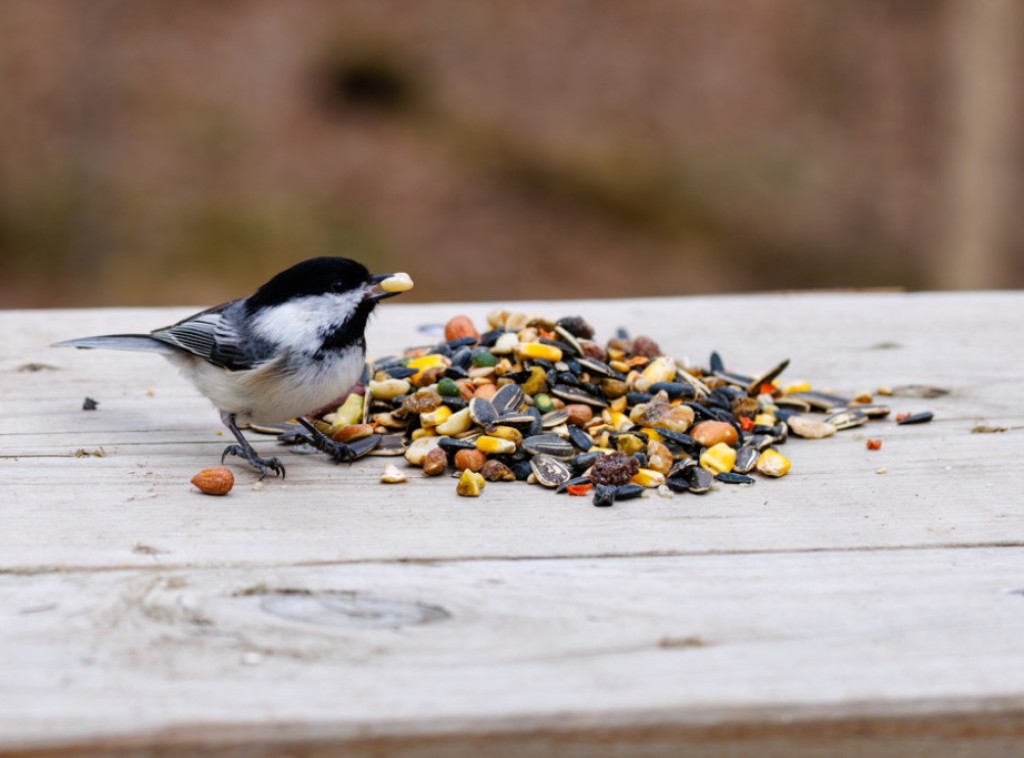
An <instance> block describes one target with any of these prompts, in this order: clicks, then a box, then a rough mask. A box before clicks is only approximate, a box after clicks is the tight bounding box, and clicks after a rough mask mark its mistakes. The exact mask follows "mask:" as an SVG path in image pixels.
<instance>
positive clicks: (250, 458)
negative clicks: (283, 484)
mask: <svg viewBox="0 0 1024 758" xmlns="http://www.w3.org/2000/svg"><path fill="white" fill-rule="evenodd" d="M229 455H237V456H238V457H239V458H245V460H246V461H247V462H248V463H249V465H250V466H252V467H253V468H254V469H256V470H257V471H259V472H260V479H263V478H264V477H265V476H266V475H267V472H268V471H273V472H274V476H279V477H281V478H282V479H284V464H283V463H281V461H280V460H279V459H278V458H260V457H259V456H258V455H257V454H256V451H255V450H254V449H253V448H252V447H251V446H245V447H243V446H242V445H228V446H227V447H226V448H224V452H223V453H221V456H220V462H221V463H223V462H224V459H225V458H227V457H228V456H229Z"/></svg>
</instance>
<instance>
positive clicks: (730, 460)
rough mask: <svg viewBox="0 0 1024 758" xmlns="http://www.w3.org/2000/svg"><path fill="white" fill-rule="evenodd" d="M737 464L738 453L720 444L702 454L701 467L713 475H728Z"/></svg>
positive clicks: (722, 443)
mask: <svg viewBox="0 0 1024 758" xmlns="http://www.w3.org/2000/svg"><path fill="white" fill-rule="evenodd" d="M735 464H736V451H735V450H734V449H733V448H731V447H729V446H728V445H726V444H725V443H724V442H719V443H718V444H716V445H712V446H711V447H709V448H708V449H707V450H705V451H704V452H703V453H701V454H700V465H701V467H702V468H705V469H707V470H708V471H710V472H711V473H712V474H728V473H729V472H730V471H732V467H733V466H734V465H735Z"/></svg>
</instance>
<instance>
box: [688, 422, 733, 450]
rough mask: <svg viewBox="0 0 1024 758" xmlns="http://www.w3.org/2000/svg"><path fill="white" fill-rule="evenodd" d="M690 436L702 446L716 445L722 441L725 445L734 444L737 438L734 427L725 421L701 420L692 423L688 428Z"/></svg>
mask: <svg viewBox="0 0 1024 758" xmlns="http://www.w3.org/2000/svg"><path fill="white" fill-rule="evenodd" d="M690 436H691V437H693V439H694V440H695V441H696V442H698V443H699V444H701V445H702V446H704V447H711V446H712V445H717V444H718V443H719V442H724V443H725V444H726V445H730V446H731V445H735V444H736V442H737V440H739V434H737V432H736V427H734V426H733V425H732V424H728V423H726V422H725V421H701V422H700V423H699V424H694V426H693V429H691V430H690Z"/></svg>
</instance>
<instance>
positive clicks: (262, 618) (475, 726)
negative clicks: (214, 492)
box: [0, 293, 1024, 756]
mask: <svg viewBox="0 0 1024 758" xmlns="http://www.w3.org/2000/svg"><path fill="white" fill-rule="evenodd" d="M490 307H491V306H490V305H487V304H471V303H464V304H454V305H453V304H438V305H429V306H401V305H398V304H396V305H391V304H388V305H387V306H385V307H384V308H382V309H380V315H379V316H378V318H377V319H376V320H375V321H374V322H373V324H372V327H371V333H370V335H369V339H370V345H371V348H370V352H371V354H374V355H382V354H385V353H389V352H396V351H398V350H400V349H401V348H403V347H405V346H407V345H410V344H417V343H422V344H426V343H429V342H432V341H434V337H433V336H431V334H430V333H428V332H423V331H420V330H419V327H420V326H422V325H430V324H439V323H442V322H443V321H444V320H445V319H446V318H447V317H449V316H451V315H453V314H455V313H467V314H468V315H470V316H472V317H473V318H474V319H475V320H476V321H478V322H482V321H483V316H484V314H485V313H486V312H487V310H488V309H489V308H490ZM509 307H513V308H517V309H518V308H521V309H525V310H529V311H532V312H537V313H541V314H544V315H550V316H555V317H557V316H561V315H566V314H570V313H579V314H581V315H584V316H585V317H586V318H587V319H588V320H590V321H591V322H592V323H593V324H594V325H595V327H597V329H598V332H599V335H605V336H607V335H608V334H609V333H610V332H611V331H612V330H613V329H615V328H617V327H619V326H623V327H625V328H627V329H629V330H630V331H631V332H632V333H634V334H638V333H641V332H647V333H649V334H650V335H651V336H653V337H655V338H656V339H657V340H658V341H659V342H660V343H661V345H662V347H663V348H664V349H665V350H666V351H668V352H671V353H672V354H674V355H677V356H679V357H682V356H686V355H689V356H690V357H691V359H692V360H694V361H695V362H697V363H704V362H706V360H707V354H708V353H709V352H710V350H712V349H717V350H719V351H720V352H721V353H722V355H723V356H725V357H726V360H727V362H728V363H729V364H730V366H731V367H732V368H734V369H736V370H739V371H745V372H749V373H754V372H757V371H758V370H761V369H763V368H767V367H769V366H771V365H773V364H774V363H776V362H778V360H780V359H781V358H784V357H788V358H790V359H791V361H792V363H791V367H790V369H789V370H788V372H787V374H786V377H787V378H790V379H797V378H804V379H808V380H810V381H811V382H812V383H814V384H815V385H816V386H819V387H832V388H834V389H836V390H837V391H845V392H852V391H854V390H857V389H861V388H867V389H874V388H876V387H878V386H879V385H889V386H894V387H899V386H903V385H930V386H936V387H941V388H944V389H946V390H948V391H949V392H948V394H946V395H943V396H942V397H937V398H931V399H922V398H914V397H899V398H893V399H892V400H891V403H892V405H893V406H894V408H896V409H897V410H907V411H918V410H925V409H929V410H932V411H934V412H935V415H936V419H935V421H934V422H932V423H931V424H928V425H925V426H918V427H898V426H896V425H895V424H894V423H892V422H891V421H886V422H876V423H875V424H874V425H873V426H871V427H869V428H867V429H862V430H858V431H856V432H843V433H840V434H839V435H836V437H834V438H831V439H829V440H822V441H803V440H792V441H790V442H789V443H788V444H787V445H786V453H787V455H789V456H790V457H791V458H792V460H793V472H792V473H791V474H790V475H788V476H787V477H785V478H783V479H780V480H776V481H767V480H759V481H758V483H757V484H756V485H754V486H752V487H739V488H737V487H727V486H724V485H723V486H720V487H719V488H718V489H717V491H713V492H711V493H709V494H708V495H706V496H703V497H698V496H692V495H685V496H677V497H675V498H672V499H663V498H659V497H656V496H655V497H650V498H647V499H642V500H638V501H631V502H627V503H620V504H617V505H616V506H615V507H614V508H611V509H596V508H593V507H592V506H591V505H590V504H589V501H588V500H586V499H584V498H569V497H567V496H561V497H559V496H555V495H553V494H551V493H550V492H547V491H544V490H541V489H540V488H537V487H530V486H527V485H524V484H506V485H499V484H494V485H491V486H489V487H488V488H487V490H486V491H485V493H484V497H482V498H480V499H478V500H472V499H462V498H458V497H456V496H455V493H454V482H453V480H450V479H447V478H445V479H434V480H428V479H423V478H419V477H416V476H413V477H412V480H411V481H410V482H408V483H406V484H404V485H398V486H385V485H381V484H379V483H378V482H377V479H378V477H379V472H380V469H381V468H382V467H383V465H384V462H385V459H369V460H364V461H360V462H358V463H356V464H354V465H352V466H344V465H343V466H334V465H332V464H329V463H326V462H325V461H323V460H322V459H320V458H318V457H316V456H311V455H305V456H303V455H299V454H297V453H294V452H293V451H290V450H287V449H285V450H282V451H281V452H280V453H279V454H280V455H282V457H283V458H284V460H285V462H286V465H287V466H288V477H287V479H286V480H285V481H283V482H281V481H276V480H274V481H267V482H265V484H264V486H263V487H262V488H260V489H253V486H252V485H253V480H254V477H252V476H250V474H249V473H248V472H245V471H242V470H241V469H238V468H236V471H237V472H238V473H237V476H238V484H237V485H236V488H235V490H234V491H233V492H232V493H231V494H230V495H228V496H227V497H225V498H217V499H214V498H207V497H203V496H201V495H199V494H198V493H196V492H195V490H194V489H193V488H192V487H191V486H190V485H189V478H190V477H191V475H192V474H194V473H195V472H196V471H197V470H199V469H200V468H203V467H205V466H208V465H211V464H212V462H214V461H216V460H217V459H218V458H219V454H220V450H221V448H222V446H223V445H224V444H226V440H225V438H224V435H223V434H222V433H221V430H220V428H219V422H218V420H217V416H216V413H215V412H214V411H213V409H212V408H211V407H210V406H209V404H208V403H207V401H205V400H204V399H203V398H201V397H199V396H198V395H196V393H195V392H194V390H192V389H191V387H189V386H188V385H187V384H186V383H184V382H183V380H181V379H180V378H179V377H177V376H176V375H175V373H174V372H173V370H171V369H170V367H169V366H168V365H166V364H165V362H163V361H162V360H160V359H159V358H156V357H154V356H147V355H132V354H119V353H101V352H98V351H63V350H54V349H51V348H49V347H47V346H48V345H49V343H50V342H52V341H54V340H57V339H64V338H70V337H74V336H84V335H87V334H94V333H104V332H116V331H138V330H145V329H149V328H153V327H155V326H159V325H161V324H164V323H169V322H172V321H174V320H176V319H178V318H180V317H182V316H184V315H187V313H188V312H189V310H188V309H159V310H157V309H146V310H108V311H49V312H46V311H38V312H30V311H20V312H6V313H3V312H0V328H3V332H4V334H6V335H7V338H6V339H5V340H4V342H3V343H0V486H2V494H0V503H2V506H0V599H2V601H3V602H2V603H0V617H2V619H3V620H2V621H0V659H2V660H0V668H2V669H3V671H4V672H5V675H4V677H2V678H0V752H4V751H15V750H17V751H22V752H24V754H38V755H92V754H95V755H102V754H122V755H136V754H138V755H145V754H153V753H156V752H161V753H162V754H180V755H197V754H209V755H291V754H295V753H302V754H309V755H321V754H322V755H326V754H333V751H335V750H339V749H342V748H344V749H345V750H346V752H347V754H353V755H409V756H412V755H419V754H421V753H427V752H429V753H431V754H441V755H451V756H461V755H469V754H474V755H475V754H480V753H481V752H483V751H484V748H485V747H486V752H488V754H494V755H513V754H515V755H522V754H540V753H544V754H556V755H579V754H583V753H586V754H587V755H626V754H629V755H669V754H671V755H686V754H690V753H689V752H687V751H691V752H695V751H698V750H699V751H701V754H707V755H755V754H758V755H762V756H763V755H810V754H816V753H815V750H820V749H821V748H822V746H827V747H828V751H829V752H830V753H831V754H834V755H858V754H861V752H859V751H863V750H865V749H870V750H871V752H872V754H878V755H901V754H907V751H910V752H911V753H913V752H914V751H917V752H921V753H922V754H924V753H925V752H926V753H927V754H930V755H958V754H965V755H966V754H970V755H1006V754H1012V753H1010V752H1006V751H1007V750H1008V749H1011V748H1013V747H1014V746H1016V745H1018V744H1019V742H1018V741H1019V739H1020V737H1021V735H1020V727H1019V724H1020V723H1021V721H1020V718H1019V716H1020V713H1021V711H1022V710H1024V708H1022V706H1024V652H1022V650H1021V647H1020V645H1019V643H1018V640H1019V639H1020V638H1021V631H1022V629H1021V626H1022V623H1024V613H1022V610H1024V595H1022V589H1024V553H1022V552H1021V549H1020V548H1021V545H1022V543H1024V523H1022V515H1021V506H1020V503H1021V498H1020V485H1019V481H1018V480H1019V476H1018V475H1017V470H1018V469H1019V461H1020V460H1021V459H1022V453H1024V442H1022V434H1024V401H1022V399H1021V391H1020V387H1021V376H1022V374H1024V370H1022V369H1024V341H1021V340H1019V339H1015V338H1014V337H1013V336H1011V335H1013V334H1014V333H1015V331H1016V330H1017V329H1018V328H1019V326H1020V325H1021V324H1024V295H1022V294H1021V293H967V294H957V295H942V294H845V293H829V294H806V295H789V294H785V295H783V294H780V295H764V296H757V297H716V298H687V299H651V300H634V301H575V302H560V303H527V304H512V305H511V306H509ZM41 366H50V367H52V368H41ZM86 395H88V396H91V397H94V398H95V399H97V400H99V402H100V406H99V408H98V409H97V410H96V411H90V412H85V411H82V410H81V403H82V399H83V398H84V397H85V396H86ZM980 425H984V426H987V427H990V428H992V427H996V428H1001V429H1004V430H1005V431H1002V432H991V433H972V430H974V429H975V428H976V427H978V426H980ZM869 434H870V436H872V437H879V438H881V439H882V440H883V447H882V449H881V450H879V451H874V452H872V451H868V450H867V449H866V447H865V445H864V438H865V437H866V436H868V435H869ZM253 438H254V442H255V444H256V445H257V447H258V448H259V449H260V450H262V451H264V452H267V451H275V453H276V452H277V451H276V450H275V443H274V441H273V440H272V439H271V438H261V437H258V436H256V435H253ZM78 451H84V453H86V454H85V455H82V456H81V457H75V454H76V452H78ZM100 452H102V455H99V456H97V455H93V453H100ZM880 468H884V469H885V472H886V473H877V471H878V470H879V469H880ZM901 750H903V751H904V752H900V751H901ZM5 754H6V753H5ZM11 754H14V753H13V752H12V753H11Z"/></svg>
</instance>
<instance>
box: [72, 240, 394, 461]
mask: <svg viewBox="0 0 1024 758" xmlns="http://www.w3.org/2000/svg"><path fill="white" fill-rule="evenodd" d="M411 288H412V279H411V278H410V277H409V275H408V274H405V273H396V274H374V275H371V274H370V273H369V271H368V270H367V268H366V267H365V266H364V265H363V264H361V263H359V262H357V261H354V260H350V259H348V258H340V257H319V258H310V259H308V260H305V261H302V262H301V263H297V264H295V265H294V266H292V267H291V268H288V269H286V270H284V271H282V272H281V273H279V274H277V275H276V276H274V277H273V278H272V279H270V280H269V281H268V282H267V283H266V284H264V285H262V286H261V287H259V288H258V289H257V290H256V291H255V292H254V293H253V294H252V295H250V296H249V297H245V298H239V299H237V300H231V301H230V302H227V303H223V304H221V305H217V306H214V307H212V308H208V309H206V310H204V311H200V312H199V313H196V314H194V315H192V316H189V317H188V318H185V319H183V320H181V321H179V322H177V323H176V324H172V325H171V326H165V327H162V328H160V329H155V330H153V331H151V332H149V333H148V334H107V335H100V336H95V337H82V338H78V339H70V340H65V341H62V342H57V343H54V345H53V346H54V347H76V348H85V349H88V348H112V349H116V350H133V351H143V352H152V353H159V354H161V355H163V356H165V357H166V358H168V359H169V360H170V361H171V363H172V364H174V365H176V366H177V367H178V369H179V370H180V371H181V373H182V374H183V375H184V376H185V377H186V378H187V379H189V380H190V381H191V382H192V383H193V384H194V385H195V387H196V388H197V389H198V390H199V392H200V393H202V394H203V395H205V396H206V397H207V398H208V399H209V400H210V401H211V402H212V403H213V405H214V406H215V407H216V408H217V410H218V411H219V412H220V418H221V421H222V422H223V423H224V425H225V426H226V427H227V428H228V430H229V431H230V432H231V434H232V436H233V437H234V438H235V440H236V443H234V444H231V445H228V446H227V447H226V448H225V449H224V452H223V454H222V455H221V463H223V462H224V460H225V458H227V457H228V456H229V455H230V456H238V457H241V458H244V459H245V460H246V462H248V464H249V465H250V466H252V467H253V468H254V469H256V471H258V472H259V474H260V477H259V478H260V479H261V480H262V479H263V478H264V477H265V476H266V475H267V473H268V471H269V472H273V474H274V475H275V476H280V477H281V478H284V475H285V470H284V465H283V464H282V463H281V461H280V460H279V459H278V458H261V457H260V456H259V455H258V454H257V452H256V450H255V449H254V448H253V446H252V445H251V444H250V443H249V441H248V440H247V439H246V438H245V435H244V434H243V433H242V431H241V429H242V428H244V427H246V426H249V425H250V424H278V423H281V422H286V421H289V420H291V419H295V420H296V421H298V422H299V423H300V424H301V425H302V426H303V427H304V428H305V429H306V430H307V431H308V432H309V436H308V437H307V436H305V435H300V437H301V439H303V440H304V441H306V442H308V443H310V444H312V445H313V446H315V447H316V448H317V449H319V450H322V451H324V452H326V453H328V454H329V455H331V456H332V457H333V458H334V459H335V460H337V461H343V460H352V458H353V457H354V455H355V454H354V452H353V450H352V449H351V448H350V447H349V446H347V445H344V444H342V443H336V442H333V441H332V440H330V439H329V438H328V437H326V436H325V435H324V434H323V433H322V432H320V431H319V430H318V429H316V427H315V426H313V425H312V424H311V423H310V422H309V421H308V420H307V419H306V418H304V417H305V416H306V415H307V414H310V413H313V412H314V411H317V410H319V409H321V408H323V407H324V406H326V405H328V404H329V403H331V402H332V401H334V400H337V399H338V398H340V397H342V396H343V395H345V393H347V392H348V391H349V390H350V389H351V388H352V387H353V385H355V384H356V383H357V382H358V381H359V379H360V377H361V375H362V372H363V366H364V363H365V360H366V324H367V320H368V319H369V317H370V314H371V313H372V312H373V311H374V309H375V308H376V306H377V304H378V302H380V301H381V300H383V299H385V298H389V297H392V296H394V295H397V294H400V293H401V292H404V291H406V290H409V289H411Z"/></svg>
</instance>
